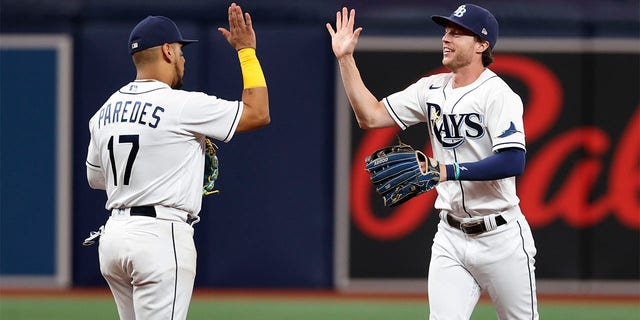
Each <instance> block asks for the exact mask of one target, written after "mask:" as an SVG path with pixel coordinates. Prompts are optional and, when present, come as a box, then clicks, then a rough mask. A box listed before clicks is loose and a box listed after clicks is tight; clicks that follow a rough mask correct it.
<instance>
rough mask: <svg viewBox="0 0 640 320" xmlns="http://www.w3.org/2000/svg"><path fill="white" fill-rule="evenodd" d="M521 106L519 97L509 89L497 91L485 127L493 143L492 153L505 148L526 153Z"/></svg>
mask: <svg viewBox="0 0 640 320" xmlns="http://www.w3.org/2000/svg"><path fill="white" fill-rule="evenodd" d="M522 115H523V105H522V100H521V99H520V97H519V96H518V95H517V94H515V93H514V92H513V91H511V90H509V89H503V90H500V91H498V93H496V94H495V95H494V97H493V98H492V100H491V102H490V103H489V105H488V110H487V127H488V130H489V134H490V135H491V140H492V141H493V148H492V150H493V152H497V151H498V150H500V149H505V148H518V149H522V150H525V151H526V145H525V133H524V123H523V120H522Z"/></svg>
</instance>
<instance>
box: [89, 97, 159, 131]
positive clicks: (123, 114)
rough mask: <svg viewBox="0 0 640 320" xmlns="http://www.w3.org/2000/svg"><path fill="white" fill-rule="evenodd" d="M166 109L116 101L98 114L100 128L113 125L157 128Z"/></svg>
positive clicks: (106, 105) (108, 104) (142, 103)
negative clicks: (134, 124) (136, 124)
mask: <svg viewBox="0 0 640 320" xmlns="http://www.w3.org/2000/svg"><path fill="white" fill-rule="evenodd" d="M163 113H164V108H163V107H161V106H155V107H154V106H153V104H151V103H149V102H145V101H131V100H127V101H116V102H111V103H107V104H105V105H104V106H102V108H100V113H99V114H98V128H102V127H103V126H105V125H108V124H111V123H123V122H129V123H138V124H141V125H148V126H149V127H151V128H157V127H158V124H159V123H160V120H161V115H162V114H163Z"/></svg>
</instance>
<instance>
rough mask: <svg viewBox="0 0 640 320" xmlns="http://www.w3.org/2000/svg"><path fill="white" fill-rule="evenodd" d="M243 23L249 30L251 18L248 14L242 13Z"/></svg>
mask: <svg viewBox="0 0 640 320" xmlns="http://www.w3.org/2000/svg"><path fill="white" fill-rule="evenodd" d="M244 21H245V23H246V24H247V27H249V28H251V27H252V25H251V16H250V15H249V12H245V13H244Z"/></svg>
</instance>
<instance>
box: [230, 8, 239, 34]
mask: <svg viewBox="0 0 640 320" xmlns="http://www.w3.org/2000/svg"><path fill="white" fill-rule="evenodd" d="M235 6H236V4H235V3H232V4H231V5H230V6H229V30H234V29H235V28H237V25H236V19H235Z"/></svg>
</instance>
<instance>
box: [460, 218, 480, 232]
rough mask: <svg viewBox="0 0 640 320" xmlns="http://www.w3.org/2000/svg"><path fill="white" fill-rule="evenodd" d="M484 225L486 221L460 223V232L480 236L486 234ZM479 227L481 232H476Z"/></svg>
mask: <svg viewBox="0 0 640 320" xmlns="http://www.w3.org/2000/svg"><path fill="white" fill-rule="evenodd" d="M483 225H484V220H476V221H470V222H463V223H460V230H462V232H464V233H465V234H480V233H482V232H484V230H483V228H482V226H483ZM477 227H480V228H479V230H474V229H476V228H477Z"/></svg>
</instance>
